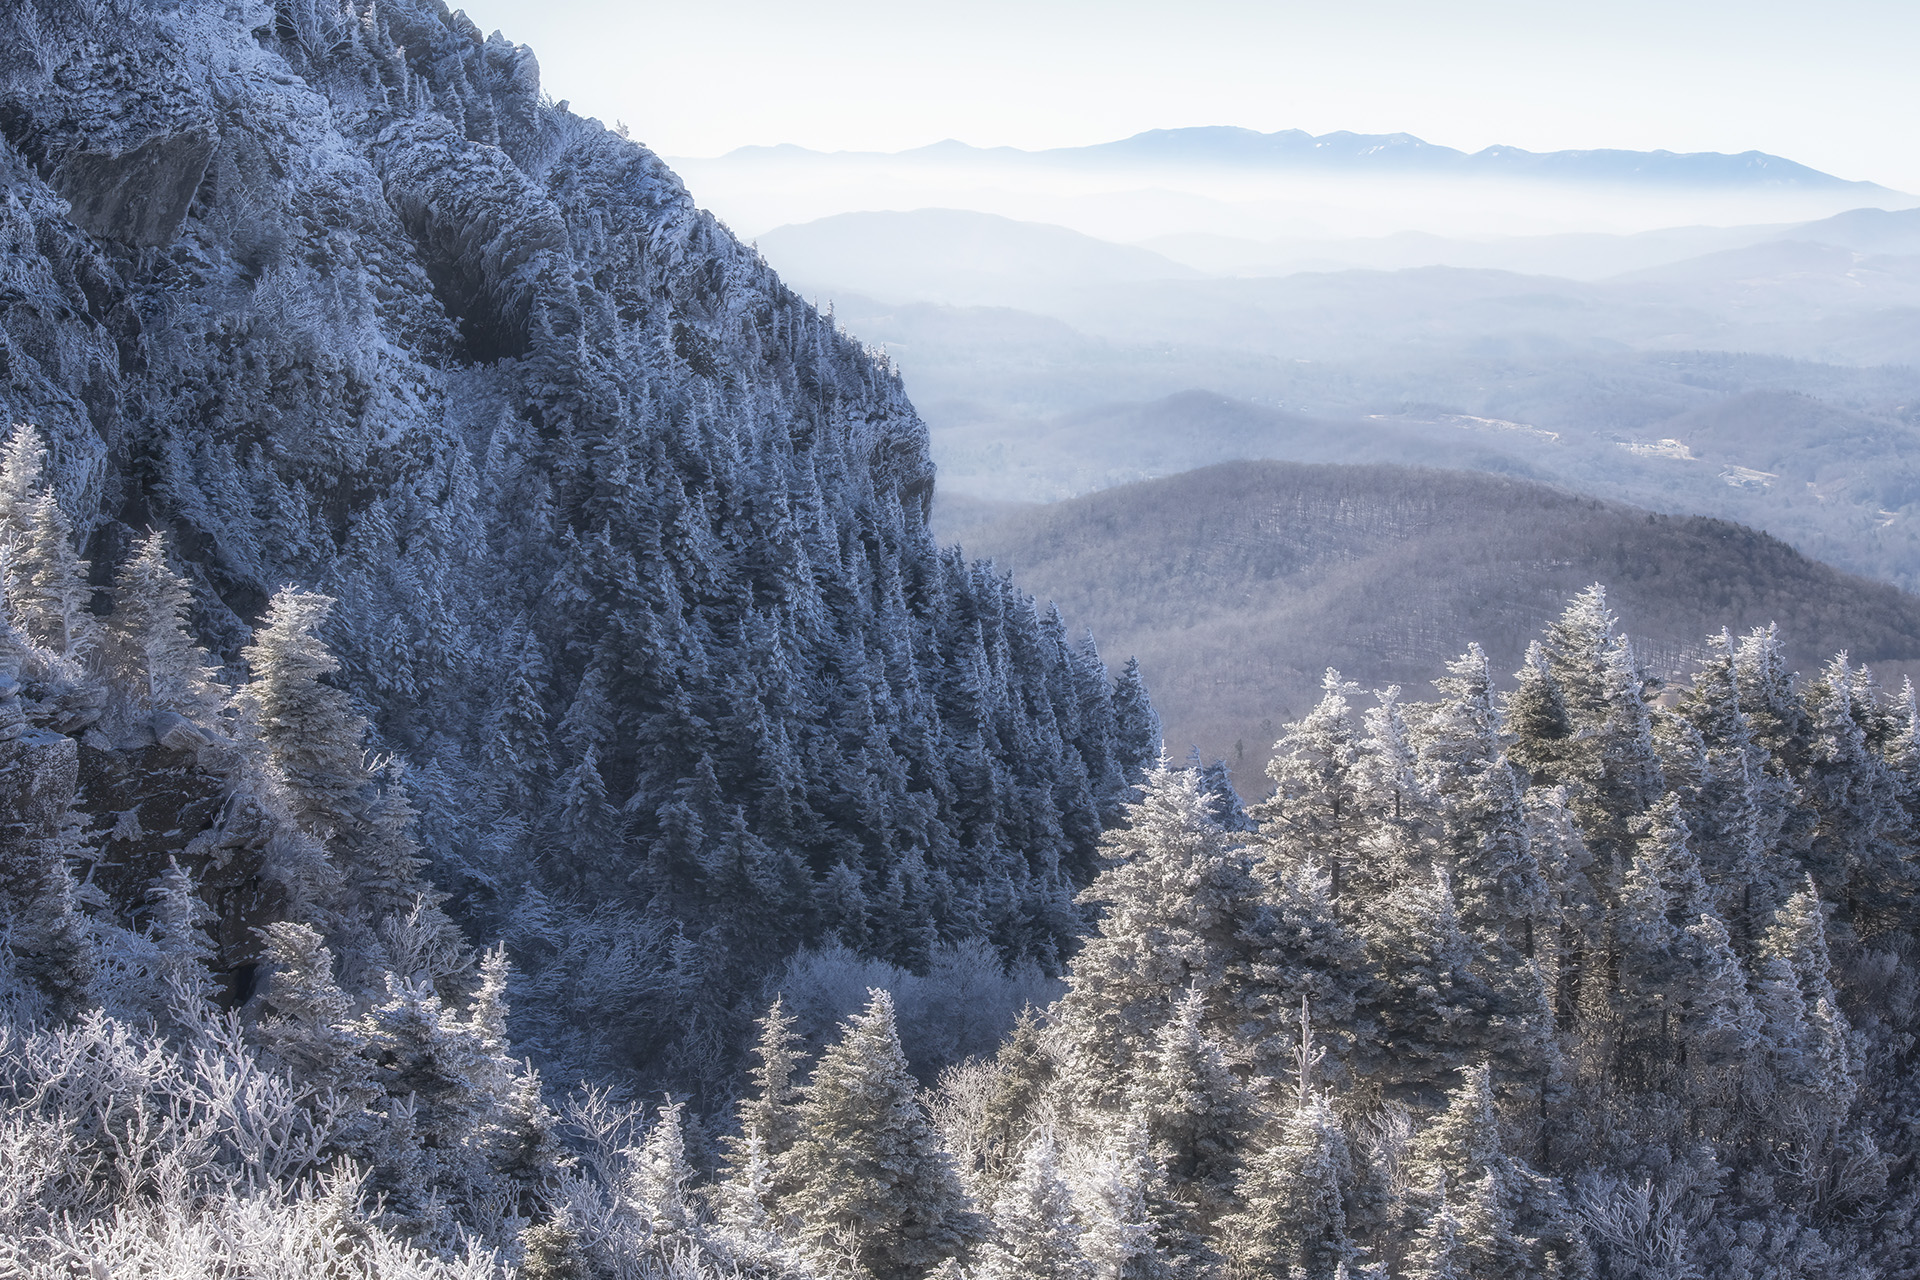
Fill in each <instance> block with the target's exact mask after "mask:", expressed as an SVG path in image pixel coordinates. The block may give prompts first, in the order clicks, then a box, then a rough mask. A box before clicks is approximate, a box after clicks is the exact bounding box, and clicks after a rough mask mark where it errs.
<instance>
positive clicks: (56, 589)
mask: <svg viewBox="0 0 1920 1280" xmlns="http://www.w3.org/2000/svg"><path fill="white" fill-rule="evenodd" d="M45 466H46V449H45V447H44V446H43V445H42V444H41V443H40V439H39V433H38V432H36V431H35V430H34V429H33V428H32V427H30V426H27V425H25V424H24V423H23V424H19V425H16V426H15V427H14V430H13V435H12V437H11V438H10V439H9V441H8V445H7V449H6V456H5V462H4V471H3V472H0V492H3V493H4V494H5V497H4V499H0V543H4V545H5V547H6V552H7V554H6V559H5V568H6V573H5V583H4V587H5V591H6V600H7V605H8V607H9V609H10V610H11V611H12V614H13V617H14V618H15V620H16V621H17V622H18V624H19V625H20V627H21V629H22V630H23V631H25V632H26V634H27V635H28V636H29V637H30V638H31V639H32V640H33V642H34V643H35V644H37V645H39V646H40V647H42V648H44V649H46V650H47V651H48V652H49V653H51V654H53V655H55V656H56V657H59V658H61V659H64V660H65V661H67V662H69V663H77V662H79V661H80V660H82V659H84V658H85V657H86V656H87V655H88V654H89V653H90V652H91V650H92V649H93V647H94V644H95V643H96V641H97V640H98V638H99V630H100V628H99V623H98V622H97V620H96V619H95V618H94V616H93V612H92V609H91V605H92V601H93V588H92V586H90V585H89V584H88V581H87V571H88V568H89V566H88V564H87V561H86V560H84V559H82V558H81V556H80V552H79V550H78V549H77V547H76V546H75V543H74V529H73V521H72V520H71V519H70V518H69V517H68V515H67V512H66V510H65V509H64V508H63V507H62V506H61V505H60V500H59V498H58V497H57V496H56V495H55V493H54V492H53V487H52V486H51V485H50V484H48V483H47V478H46V474H45ZM76 674H77V673H76Z"/></svg>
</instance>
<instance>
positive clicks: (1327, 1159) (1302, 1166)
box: [1216, 1091, 1355, 1280]
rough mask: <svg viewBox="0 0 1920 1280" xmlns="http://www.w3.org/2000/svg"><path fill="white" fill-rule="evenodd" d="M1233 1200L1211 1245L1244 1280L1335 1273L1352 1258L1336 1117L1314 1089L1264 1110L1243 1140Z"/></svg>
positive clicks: (1346, 1166)
mask: <svg viewBox="0 0 1920 1280" xmlns="http://www.w3.org/2000/svg"><path fill="white" fill-rule="evenodd" d="M1249 1147H1250V1151H1249V1154H1248V1155H1247V1157H1246V1163H1245V1167H1244V1168H1243V1169H1242V1171H1241V1174H1240V1182H1239V1186H1238V1188H1237V1193H1238V1194H1237V1198H1238V1200H1239V1205H1238V1207H1237V1208H1236V1209H1235V1210H1234V1211H1233V1213H1231V1214H1229V1215H1228V1216H1227V1217H1226V1218H1224V1219H1223V1220H1222V1221H1221V1223H1220V1226H1219V1228H1218V1230H1217V1233H1216V1236H1217V1241H1218V1243H1217V1245H1216V1248H1217V1249H1218V1250H1219V1252H1220V1253H1222V1254H1224V1255H1225V1256H1226V1257H1227V1259H1228V1261H1229V1264H1230V1265H1231V1266H1232V1268H1233V1272H1234V1274H1235V1275H1239V1276H1246V1277H1249V1280H1292V1277H1299V1280H1334V1277H1335V1275H1336V1273H1337V1272H1338V1271H1339V1269H1340V1268H1341V1267H1342V1266H1344V1265H1346V1264H1348V1263H1350V1262H1352V1261H1353V1260H1354V1257H1355V1253H1354V1246H1353V1242H1352V1241H1351V1240H1350V1239H1349V1238H1348V1236H1347V1217H1346V1211H1345V1207H1344V1204H1343V1197H1344V1194H1345V1184H1346V1182H1347V1181H1348V1180H1349V1179H1350V1178H1351V1177H1352V1169H1351V1164H1350V1161H1351V1156H1350V1154H1349V1152H1348V1150H1347V1139H1346V1134H1345V1132H1344V1130H1343V1128H1342V1126H1341V1122H1340V1117H1339V1116H1338V1115H1337V1114H1335V1112H1334V1110H1333V1107H1332V1105H1331V1103H1330V1102H1329V1100H1328V1099H1327V1097H1326V1096H1325V1095H1324V1094H1321V1093H1319V1092H1318V1091H1314V1092H1311V1093H1308V1094H1307V1095H1306V1096H1304V1097H1302V1098H1300V1099H1299V1100H1297V1102H1296V1103H1295V1105H1293V1106H1291V1107H1288V1108H1286V1109H1285V1110H1283V1111H1281V1112H1280V1113H1279V1114H1273V1113H1271V1112H1269V1113H1268V1115H1267V1116H1266V1117H1265V1119H1264V1122H1263V1124H1262V1125H1261V1127H1260V1129H1259V1131H1258V1132H1257V1133H1256V1134H1255V1136H1254V1138H1253V1139H1252V1140H1251V1142H1250V1143H1249Z"/></svg>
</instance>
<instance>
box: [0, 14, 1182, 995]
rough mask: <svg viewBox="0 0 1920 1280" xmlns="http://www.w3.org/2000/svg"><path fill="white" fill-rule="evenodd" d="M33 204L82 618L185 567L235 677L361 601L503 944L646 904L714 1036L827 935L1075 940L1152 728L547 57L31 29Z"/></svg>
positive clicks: (377, 658) (382, 713) (361, 659)
mask: <svg viewBox="0 0 1920 1280" xmlns="http://www.w3.org/2000/svg"><path fill="white" fill-rule="evenodd" d="M0 188H3V190H4V199H3V200H0V412H4V413H5V414H6V415H7V417H8V418H9V419H10V420H12V421H21V422H28V423H31V424H33V425H34V426H35V427H37V428H38V429H39V431H40V432H41V433H42V434H43V435H44V437H45V439H46V441H47V444H48V446H49V448H50V451H51V468H52V475H53V477H54V483H55V488H56V491H57V493H58V496H59V497H60V499H61V502H62V504H63V505H64V506H65V507H66V509H67V510H68V512H69V513H70V514H71V515H72V517H73V518H74V520H75V523H76V524H77V525H78V526H79V528H80V529H81V531H82V537H83V540H84V544H85V549H86V551H87V553H88V554H89V556H90V557H91V560H92V562H93V565H94V573H95V575H96V578H97V579H98V580H99V581H102V582H104V581H105V580H106V577H107V575H108V574H110V573H111V571H112V568H113V566H114V565H115V564H116V563H118V562H120V561H121V560H123V559H124V558H125V556H126V554H127V549H128V547H129V545H130V543H131V541H132V539H133V538H134V537H135V536H136V535H138V534H140V533H141V532H143V531H145V530H146V529H148V528H161V529H164V530H166V531H167V532H168V533H169V534H170V536H171V540H172V545H173V546H174V547H175V548H176V549H177V551H178V554H179V558H180V559H181V561H182V563H181V565H180V566H179V567H180V568H181V569H182V570H183V571H185V572H186V573H187V574H188V575H189V576H190V578H191V579H192V581H193V583H194V586H195V590H196V607H197V616H196V621H197V623H198V625H199V627H200V629H201V631H202V634H203V636H204V637H205V638H206V639H207V640H208V641H209V642H210V643H211V644H212V645H213V646H214V647H215V649H216V651H217V652H219V653H221V654H223V655H224V656H225V658H226V659H227V660H229V661H230V662H237V654H238V650H239V648H240V646H241V645H242V644H244V642H245V638H246V636H247V634H248V629H249V626H250V625H251V624H252V623H254V622H255V621H256V620H257V618H258V616H259V614H260V612H261V610H262V608H263V606H264V604H265V602H266V600H267V597H268V596H269V594H270V593H271V592H272V591H274V590H275V589H276V588H278V587H279V586H281V585H282V584H284V583H289V582H293V583H299V584H302V585H305V586H308V587H312V588H316V589H319V590H322V591H325V592H326V593H328V594H330V595H332V596H334V597H336V598H337V599H338V601H339V605H338V607H337V609H336V610H335V611H334V613H333V622H332V631H331V633H330V634H329V637H328V638H329V640H330V641H331V643H332V644H333V645H334V647H335V648H336V649H337V650H338V651H339V652H340V654H341V656H342V658H343V660H344V663H345V671H344V675H343V682H344V684H345V686H346V687H347V688H348V689H349V690H350V691H351V692H352V693H353V695H354V697H355V699H356V701H357V702H358V703H359V704H360V705H361V706H362V707H363V709H364V710H366V711H367V712H368V714H369V715H370V717H371V718H372V720H373V722H374V725H375V729H376V732H377V734H378V736H379V739H380V744H381V745H382V746H383V748H384V749H388V750H391V751H394V752H396V753H397V754H398V755H399V756H400V757H401V758H403V759H404V761H405V762H406V763H407V764H408V765H409V766H410V779H411V782H410V785H411V788H412V793H413V796H414V802H415V804H416V805H417V806H418V807H419V808H420V810H421V820H420V823H421V830H422V832H423V834H424V835H425V837H426V840H427V843H428V845H429V847H430V851H431V853H432V854H433V856H434V860H435V875H436V879H437V880H438V881H439V882H440V883H441V885H442V886H443V887H445V888H446V889H448V890H450V891H452V892H453V893H454V894H455V895H456V902H455V905H456V907H458V908H459V909H460V910H461V911H462V912H464V915H465V918H466V919H467V920H468V921H469V923H470V924H473V925H476V926H478V927H480V928H482V929H486V930H492V929H494V928H496V927H505V925H506V924H507V923H508V922H510V921H512V920H515V919H522V920H524V919H525V913H524V911H523V908H524V907H525V905H526V903H527V902H528V901H529V899H528V897H527V895H528V894H529V893H534V894H536V896H537V897H538V899H539V901H540V902H542V903H545V902H546V901H547V900H548V897H549V896H550V895H556V894H558V895H574V896H580V897H587V898H591V899H593V900H594V901H596V902H599V903H607V902H612V903H615V904H618V905H619V907H620V908H621V909H622V910H626V911H629V912H633V913H636V914H637V916H643V917H645V918H646V919H647V920H649V921H650V922H651V923H652V926H654V927H656V928H657V929H665V930H666V932H665V933H664V934H661V935H660V936H665V937H670V938H671V939H672V942H671V945H670V946H668V945H667V944H664V943H663V944H662V945H663V947H666V950H665V951H663V953H662V955H663V956H664V957H665V958H663V959H661V960H660V961H659V963H660V964H662V965H665V966H667V967H670V968H672V969H673V970H674V971H675V972H676V973H677V974H678V975H679V979H678V982H679V986H677V987H676V988H675V989H676V990H682V991H693V990H698V989H700V988H701V987H702V986H703V984H704V985H705V986H707V987H710V988H712V990H714V991H718V992H720V993H721V995H720V996H719V997H713V996H712V995H711V993H709V995H708V996H707V997H703V998H720V999H723V1000H724V999H731V998H732V997H731V996H730V995H728V994H727V993H729V992H734V991H738V990H740V989H742V984H743V983H746V982H748V981H749V980H750V978H751V975H753V974H755V973H758V972H762V971H764V970H765V969H766V967H767V966H769V965H771V964H773V963H776V962H777V961H778V959H779V958H780V957H781V956H783V955H784V954H786V953H787V952H789V951H790V950H791V949H792V948H794V947H796V946H799V945H803V944H805V943H808V942H811V941H817V940H819V939H821V938H824V937H827V936H829V935H837V936H839V937H841V938H844V939H846V940H848V941H849V942H850V943H851V944H853V945H854V946H856V948H858V949H862V950H866V951H869V952H871V953H874V954H879V955H886V956H889V957H892V958H897V959H899V960H901V961H902V962H904V963H908V964H912V963H915V962H916V960H917V959H918V958H919V957H923V956H924V955H925V953H926V948H927V947H928V946H929V945H934V944H936V943H937V942H939V941H943V940H946V941H950V940H954V939H959V938H964V937H973V936H985V937H990V938H992V939H993V940H994V941H995V942H996V944H997V945H999V946H1000V947H1001V949H1002V951H1003V952H1004V953H1006V954H1008V955H1009V956H1017V955H1031V956H1037V957H1040V958H1042V959H1043V960H1048V959H1051V958H1053V957H1056V956H1057V955H1058V954H1059V953H1060V949H1061V948H1062V947H1063V946H1064V945H1065V944H1066V943H1067V940H1068V939H1069V938H1070V937H1071V936H1072V935H1073V934H1074V932H1075V930H1076V929H1077V927H1078V917H1077V914H1076V912H1075V909H1074V908H1073V907H1072V905H1071V902H1070V895H1071V892H1072V880H1073V878H1074V877H1075V876H1076V875H1079V874H1084V873H1085V872H1087V871H1088V870H1089V869H1090V867H1091V860H1092V845H1093V840H1094V838H1095V837H1096V835H1097V833H1098V829H1099V825H1100V821H1101V819H1102V817H1103V816H1107V817H1110V816H1111V814H1112V812H1113V810H1114V806H1115V805H1116V803H1117V801H1118V798H1119V796H1120V794H1121V791H1122V788H1123V786H1124V783H1125V779H1126V777H1127V776H1128V775H1129V773H1130V772H1132V771H1134V770H1136V769H1137V768H1138V767H1139V765H1140V763H1141V762H1142V760H1143V758H1144V757H1145V755H1146V754H1147V753H1149V752H1150V751H1152V750H1153V749H1155V747H1156V746H1157V744H1154V743H1152V742H1151V741H1150V739H1151V737H1152V728H1151V716H1150V713H1149V712H1147V711H1146V710H1145V706H1144V701H1143V700H1142V699H1141V697H1140V694H1139V690H1138V688H1137V686H1126V687H1123V688H1122V689H1120V690H1119V691H1118V692H1117V693H1116V692H1115V690H1114V689H1113V687H1112V686H1111V685H1110V683H1109V682H1108V680H1107V678H1106V676H1105V672H1104V669H1103V668H1102V667H1101V666H1100V664H1099V660H1098V658H1097V657H1096V656H1095V655H1094V654H1093V653H1092V651H1091V649H1090V647H1087V646H1075V645H1071V644H1069V642H1068V641H1067V639H1066V636H1065V634H1064V630H1063V628H1062V627H1061V625H1060V623H1059V620H1058V619H1057V618H1053V617H1051V616H1048V617H1042V616H1040V615H1038V614H1036V612H1035V610H1034V608H1033V606H1032V604H1031V602H1030V601H1028V600H1026V599H1025V598H1024V597H1021V596H1020V595H1019V594H1018V593H1017V592H1015V591H1014V590H1013V589H1012V588H1011V587H1010V586H1009V585H1008V584H1007V583H1006V582H1005V581H1004V580H1003V579H1000V578H998V577H996V576H995V575H994V574H992V573H991V572H990V571H989V570H987V569H986V568H984V567H981V566H970V565H967V564H965V563H963V562H962V561H961V560H960V559H959V558H958V556H957V555H954V554H943V553H941V552H939V551H938V550H937V548H936V547H935V546H934V544H933V542H932V541H931V540H930V538H929V537H928V535H927V532H926V528H925V517H926V512H927V508H928V502H929V498H930V494H931V486H932V482H933V469H932V466H931V463H930V462H929V460H928V456H927V449H926V433H925V430H924V427H923V426H922V424H921V422H920V420H919V419H918V417H917V416H916V415H915V413H914V411H913V408H912V405H911V404H910V403H909V401H908V399H907V396H906V394H905V391H904V390H903V388H902V386H901V383H900V380H899V378H898V377H897V376H896V375H895V374H894V373H893V372H892V371H891V370H890V369H889V368H888V367H887V365H886V364H885V362H884V361H883V360H880V359H876V358H875V357H873V356H871V355H870V354H869V353H867V352H866V351H864V350H863V349H862V348H861V347H860V345H859V344H858V343H857V342H855V341H854V340H853V339H851V338H850V337H848V336H847V335H845V334H843V333H841V332H839V331H838V330H837V329H836V328H835V326H834V325H833V323H832V321H831V319H830V318H827V317H823V316H821V315H819V314H818V313H816V312H815V311H814V310H813V309H811V308H810V307H808V306H807V305H805V304H804V303H803V302H801V301H800V300H799V299H798V298H797V297H795V296H794V295H793V294H792V293H790V292H789V291H788V290H787V289H785V288H784V287H783V286H782V285H781V283H780V281H779V280H778V279H777V278H776V277H775V276H774V274H773V273H772V272H771V271H770V270H768V268H767V267H766V265H765V264H764V263H762V262H761V261H760V260H759V258H758V256H757V255H756V254H755V253H754V252H753V250H752V249H750V248H748V247H746V246H743V245H741V244H740V243H739V242H737V241H736V240H735V239H734V238H733V237H732V236H731V235H730V234H729V233H728V232H727V230H726V229H725V228H724V227H722V226H720V225H719V224H718V223H717V222H716V221H715V220H714V219H713V218H712V217H711V216H709V215H707V214H705V213H702V212H701V211H700V210H699V209H698V208H696V207H695V205H694V203H693V201H692V200H691V199H690V198H689V196H688V194H687V192H686V190H685V189H684V188H683V187H682V185H681V184H680V182H679V181H678V180H677V179H676V178H675V177H674V175H673V174H672V173H671V172H669V171H668V170H667V169H666V167H665V166H664V165H662V164H661V162H660V161H659V160H658V159H657V158H656V157H655V156H653V155H652V154H650V153H649V152H648V151H647V150H645V149H644V148H643V147H641V146H639V145H637V144H635V143H633V142H631V141H629V140H627V139H626V138H624V137H621V136H619V135H617V134H615V133H613V132H610V131H608V130H606V129H604V128H602V127H601V126H600V125H598V124H597V123H596V122H593V121H587V120H582V119H579V118H578V117H576V116H574V115H572V114H570V113H569V112H568V111H567V110H566V108H565V106H564V104H561V105H554V104H553V103H551V102H549V101H548V100H546V99H545V98H543V97H542V95H541V91H540V83H539V74H538V69H537V66H536V64H535V62H534V59H533V56H532V54H531V53H530V52H529V51H528V50H527V49H525V48H522V47H520V46H516V45H514V44H512V43H510V42H508V41H506V40H504V39H502V38H501V37H499V36H497V35H496V36H494V37H492V38H491V39H488V38H483V37H482V35H481V33H480V32H479V31H478V30H477V29H476V28H475V27H474V26H473V24H472V23H471V22H469V21H468V20H467V19H466V18H465V16H464V15H461V14H458V13H449V12H448V11H447V10H446V9H445V8H444V7H443V6H442V5H440V4H439V3H437V0H277V3H275V4H271V5H269V4H262V3H251V2H248V0H231V2H230V0H180V2H178V3H166V2H164V0H150V2H148V3H139V2H136V0H17V2H16V3H13V4H10V5H8V6H6V8H5V10H4V12H0ZM79 728H80V727H79V726H76V727H75V731H76V732H78V731H79ZM115 745H121V746H124V747H125V748H126V749H128V750H132V749H134V748H136V747H138V748H140V749H143V750H144V749H147V748H146V747H145V745H144V744H142V743H131V742H129V743H126V744H113V743H106V742H98V743H95V744H94V747H95V749H101V750H105V749H109V748H112V747H114V746H115ZM94 772H95V773H96V774H98V775H99V776H100V777H102V778H105V777H108V776H110V775H112V774H113V769H112V768H109V767H108V766H107V765H105V764H102V765H101V766H100V767H99V768H97V769H95V770H94ZM103 794H104V792H103ZM546 910H547V909H546V908H545V907H542V911H546ZM516 912H521V914H520V915H517V916H516V914H515V913H516ZM541 918H542V919H549V918H551V913H548V914H547V915H543V916H541ZM749 918H750V920H751V923H750V924H745V925H743V924H742V921H743V920H747V919H749ZM540 932H541V931H540V930H538V929H535V930H532V932H531V934H530V935H529V936H528V939H527V943H526V949H527V952H528V958H527V960H526V961H525V963H526V964H528V965H529V966H532V967H536V968H537V967H538V966H539V964H540V962H541V960H540V947H541V945H542V939H541V938H540V937H539V936H537V935H538V934H539V933H540ZM669 953H670V954H669ZM674 1012H675V1014H676V1016H683V1015H684V1013H685V1011H684V1010H676V1011H674ZM636 1016H637V1015H636Z"/></svg>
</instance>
